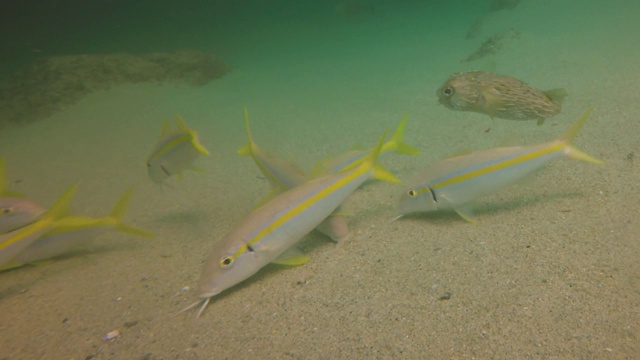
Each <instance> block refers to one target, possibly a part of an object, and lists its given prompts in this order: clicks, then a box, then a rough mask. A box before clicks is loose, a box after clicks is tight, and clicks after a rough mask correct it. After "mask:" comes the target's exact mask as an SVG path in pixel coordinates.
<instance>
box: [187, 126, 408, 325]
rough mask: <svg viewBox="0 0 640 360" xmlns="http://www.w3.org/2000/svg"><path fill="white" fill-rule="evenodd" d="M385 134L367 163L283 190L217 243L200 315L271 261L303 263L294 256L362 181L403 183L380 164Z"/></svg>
mask: <svg viewBox="0 0 640 360" xmlns="http://www.w3.org/2000/svg"><path fill="white" fill-rule="evenodd" d="M383 142H384V135H383V136H382V138H381V139H380V141H379V143H378V146H376V148H375V149H374V151H372V152H371V153H370V154H369V155H368V156H367V158H366V159H364V160H363V161H361V162H359V163H356V164H354V165H353V167H351V168H347V169H345V170H344V171H342V172H340V173H337V174H330V175H327V176H324V177H320V178H316V179H313V180H310V181H308V182H305V183H304V184H302V185H299V186H296V187H294V188H292V189H290V190H287V191H285V192H283V193H282V194H279V195H277V196H275V197H273V198H272V199H271V200H269V201H268V202H267V203H265V204H264V205H262V206H261V207H259V208H257V209H255V210H254V211H252V212H251V213H250V214H249V215H248V216H247V217H246V218H245V219H244V220H242V221H241V222H240V223H239V224H238V225H237V226H236V227H235V228H234V229H233V230H232V231H231V232H230V233H229V234H228V235H227V236H226V237H225V238H224V239H222V241H221V242H219V243H217V244H216V245H215V247H214V249H213V251H212V253H211V256H210V257H209V259H208V260H207V261H206V263H205V265H204V268H203V270H202V275H201V276H200V281H199V286H198V293H199V296H200V300H199V301H197V302H195V303H194V304H191V305H190V306H188V307H186V308H185V309H183V310H182V311H187V310H189V309H192V308H194V307H196V306H198V305H200V304H202V306H201V307H200V310H199V311H198V313H197V314H196V317H198V316H200V314H201V313H202V311H204V309H205V308H206V306H207V304H208V303H209V301H210V300H211V298H212V297H214V296H216V295H218V294H220V293H221V292H223V291H224V290H226V289H228V288H230V287H232V286H234V285H236V284H238V283H240V282H242V281H244V280H246V279H247V278H249V277H251V276H252V275H253V274H255V273H256V272H258V271H259V270H260V269H261V268H263V267H264V266H266V265H267V264H269V263H272V262H276V263H282V264H286V265H302V264H304V263H306V262H307V261H308V257H306V256H304V255H299V254H295V253H293V254H292V253H291V252H290V251H291V250H290V249H292V248H293V247H294V246H295V245H296V244H297V243H298V242H299V241H300V240H302V238H303V237H304V236H305V235H306V234H308V233H309V232H310V231H311V230H313V229H314V228H315V227H317V226H318V225H319V224H320V223H321V222H322V221H323V220H324V219H326V218H327V217H328V216H329V215H331V213H333V212H334V211H335V209H336V208H338V206H340V204H342V203H343V202H344V200H345V199H346V198H347V197H349V196H350V195H351V193H353V191H355V190H356V189H357V188H358V187H360V185H362V183H364V182H365V181H367V180H369V179H371V178H375V179H379V180H386V181H392V182H399V181H398V180H397V179H396V177H395V176H393V175H392V174H391V173H389V172H388V171H387V170H385V169H384V168H382V166H380V165H379V164H378V163H377V159H378V156H379V154H380V150H381V149H382V144H383Z"/></svg>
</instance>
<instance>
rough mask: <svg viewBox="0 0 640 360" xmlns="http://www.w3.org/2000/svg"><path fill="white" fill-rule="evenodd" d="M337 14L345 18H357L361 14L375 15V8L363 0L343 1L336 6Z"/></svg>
mask: <svg viewBox="0 0 640 360" xmlns="http://www.w3.org/2000/svg"><path fill="white" fill-rule="evenodd" d="M334 11H335V13H336V14H340V15H345V16H356V15H361V14H373V13H375V8H374V7H373V5H369V4H367V3H365V2H364V1H362V0H342V1H340V3H339V4H338V5H336V6H335V8H334Z"/></svg>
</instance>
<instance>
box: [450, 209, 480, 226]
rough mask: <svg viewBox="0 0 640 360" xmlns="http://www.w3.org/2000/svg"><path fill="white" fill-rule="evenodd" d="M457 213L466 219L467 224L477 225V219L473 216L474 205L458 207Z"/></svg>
mask: <svg viewBox="0 0 640 360" xmlns="http://www.w3.org/2000/svg"><path fill="white" fill-rule="evenodd" d="M454 210H455V212H456V213H457V214H458V215H460V217H461V218H463V219H465V220H466V221H467V222H470V223H472V224H474V223H477V222H478V221H477V220H476V219H475V216H474V215H473V205H472V204H464V205H461V206H459V207H456V208H455V209H454Z"/></svg>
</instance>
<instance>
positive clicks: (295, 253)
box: [273, 248, 309, 266]
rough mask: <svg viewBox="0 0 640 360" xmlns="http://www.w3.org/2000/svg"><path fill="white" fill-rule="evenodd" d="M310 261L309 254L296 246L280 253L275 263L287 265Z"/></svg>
mask: <svg viewBox="0 0 640 360" xmlns="http://www.w3.org/2000/svg"><path fill="white" fill-rule="evenodd" d="M308 261H309V257H308V256H306V255H304V254H303V253H302V252H301V251H300V250H298V249H296V248H291V249H289V250H287V251H285V252H284V253H283V254H282V255H280V256H279V257H278V258H277V259H276V260H275V261H274V262H273V263H274V264H278V265H286V266H299V265H304V264H306V263H307V262H308Z"/></svg>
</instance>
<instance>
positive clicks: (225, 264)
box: [220, 256, 234, 268]
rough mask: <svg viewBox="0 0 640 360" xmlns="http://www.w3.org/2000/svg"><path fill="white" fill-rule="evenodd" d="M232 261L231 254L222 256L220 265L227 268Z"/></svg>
mask: <svg viewBox="0 0 640 360" xmlns="http://www.w3.org/2000/svg"><path fill="white" fill-rule="evenodd" d="M233 261H234V259H233V256H227V257H224V258H223V259H222V260H220V266H222V267H223V268H227V267H229V266H231V264H233Z"/></svg>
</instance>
